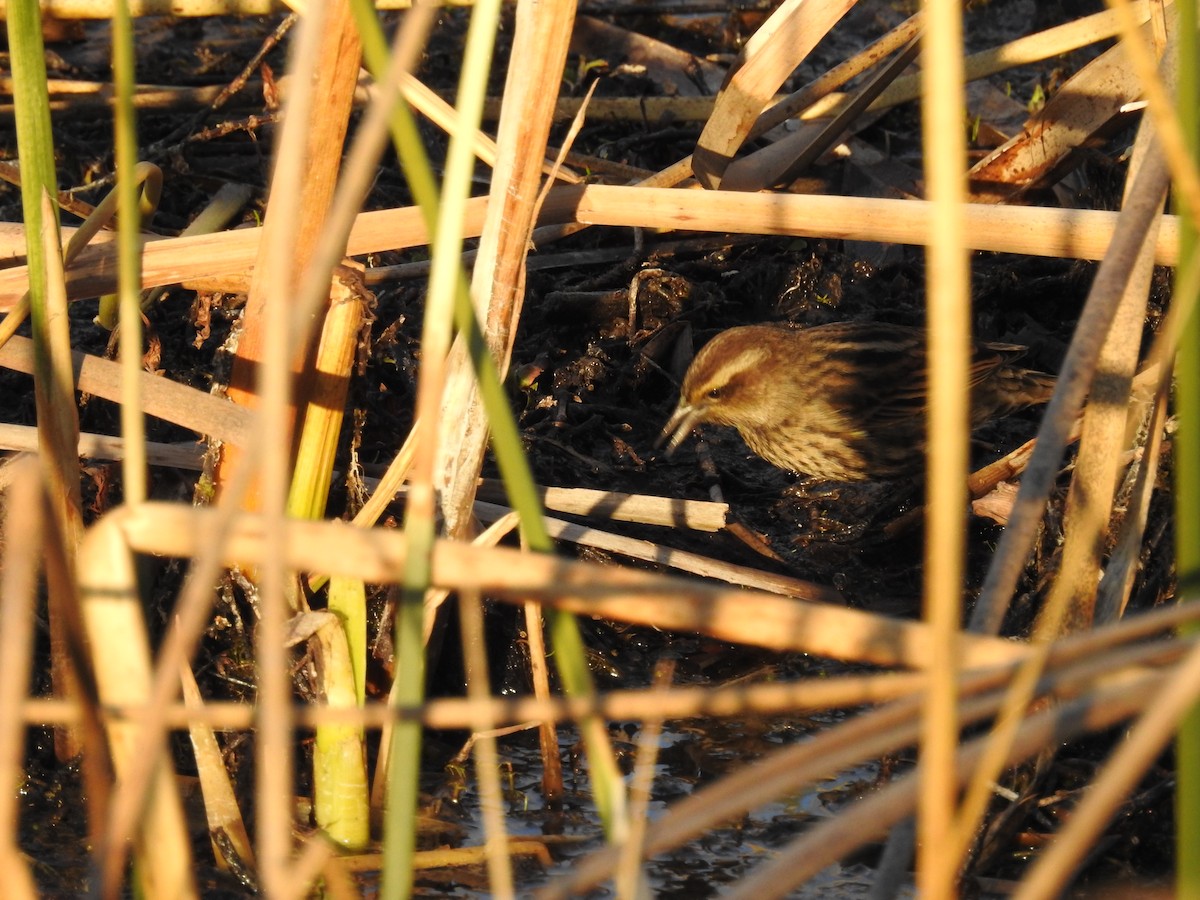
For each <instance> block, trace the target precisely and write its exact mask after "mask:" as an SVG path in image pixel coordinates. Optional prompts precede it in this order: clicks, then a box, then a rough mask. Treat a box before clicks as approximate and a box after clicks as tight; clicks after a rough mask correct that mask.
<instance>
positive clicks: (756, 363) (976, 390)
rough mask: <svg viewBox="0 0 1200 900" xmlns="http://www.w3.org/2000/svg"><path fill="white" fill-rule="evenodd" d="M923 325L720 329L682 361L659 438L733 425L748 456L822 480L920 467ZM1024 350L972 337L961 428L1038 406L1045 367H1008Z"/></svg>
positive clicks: (1050, 386)
mask: <svg viewBox="0 0 1200 900" xmlns="http://www.w3.org/2000/svg"><path fill="white" fill-rule="evenodd" d="M925 344H926V338H925V332H924V330H922V329H920V328H914V327H909V326H903V325H891V324H886V323H873V322H834V323H830V324H827V325H817V326H814V327H810V328H791V327H788V326H785V325H776V324H765V325H742V326H738V327H735V328H730V329H727V330H725V331H722V332H721V333H720V334H718V335H717V336H716V337H714V338H713V339H712V340H710V341H709V342H708V343H707V344H705V345H704V347H703V348H701V350H700V352H699V353H697V354H696V356H695V358H694V359H693V360H692V363H691V365H690V366H689V367H688V370H687V374H686V375H685V376H684V379H683V386H682V389H681V390H680V397H679V404H678V405H677V406H676V407H675V411H674V412H673V413H672V414H671V417H670V419H669V420H668V421H667V423H666V426H665V427H664V428H663V430H662V434H661V435H660V437H659V439H658V446H659V447H662V446H663V445H664V444H666V445H667V455H670V454H671V453H672V452H674V450H675V449H676V448H677V447H678V446H679V445H680V444H681V443H682V442H683V441H684V439H685V438H687V436H688V435H689V434H691V432H692V430H693V429H694V428H695V427H696V426H697V425H701V424H714V425H728V426H732V427H734V428H736V429H737V430H738V433H739V434H740V435H741V436H742V439H743V440H744V441H745V442H746V444H747V446H748V447H749V448H750V449H751V450H752V451H754V453H755V454H757V455H758V456H760V457H762V458H763V459H765V460H766V461H767V462H769V463H771V464H772V465H775V466H777V467H779V468H781V469H787V470H789V471H792V472H796V473H799V474H801V475H806V476H809V477H812V478H816V479H818V480H824V481H842V482H861V481H873V480H877V479H888V478H899V477H903V476H908V475H913V474H916V473H919V472H920V471H921V469H922V466H923V464H924V445H925V428H926V419H925V409H926V398H927V394H928V383H927V376H926V361H925ZM1024 350H1025V348H1024V347H1021V346H1018V345H1015V344H1000V343H976V344H975V345H974V348H973V358H972V363H971V370H970V385H971V404H970V406H971V428H972V429H975V428H977V427H978V426H980V425H982V424H984V423H985V422H987V421H990V420H991V419H994V418H999V417H1002V416H1005V415H1008V414H1009V413H1013V412H1016V411H1017V410H1020V409H1024V408H1026V407H1029V406H1035V405H1038V404H1042V403H1046V402H1047V401H1049V399H1050V396H1051V394H1052V393H1053V390H1054V381H1055V379H1054V376H1052V375H1048V374H1046V373H1044V372H1036V371H1033V370H1030V369H1024V368H1021V367H1019V366H1017V365H1015V360H1016V359H1017V358H1018V357H1019V356H1020V355H1021V354H1022V353H1023V352H1024Z"/></svg>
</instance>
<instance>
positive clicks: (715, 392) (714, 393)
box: [708, 387, 725, 400]
mask: <svg viewBox="0 0 1200 900" xmlns="http://www.w3.org/2000/svg"><path fill="white" fill-rule="evenodd" d="M724 393H725V389H724V388H719V387H715V388H713V389H712V390H711V391H709V392H708V399H709V400H720V399H721V395H722V394H724Z"/></svg>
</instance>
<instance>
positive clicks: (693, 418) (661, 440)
mask: <svg viewBox="0 0 1200 900" xmlns="http://www.w3.org/2000/svg"><path fill="white" fill-rule="evenodd" d="M699 418H700V410H698V409H696V408H695V407H694V406H689V405H688V404H686V403H684V402H682V401H681V402H680V404H679V406H677V407H675V412H673V413H671V418H670V419H668V420H667V424H666V425H664V426H663V430H662V434H660V435H659V436H658V440H657V441H656V442H655V444H654V449H656V450H658V449H660V448H661V447H662V446H663V444H666V445H667V456H670V455H671V454H672V453H674V452H675V448H676V447H678V446H679V445H680V444H682V443H683V439H684V438H685V437H687V436H688V435H689V434H691V433H692V429H693V428H695V427H696V422H697V420H698V419H699Z"/></svg>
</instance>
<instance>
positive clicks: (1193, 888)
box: [1174, 0, 1200, 897]
mask: <svg viewBox="0 0 1200 900" xmlns="http://www.w3.org/2000/svg"><path fill="white" fill-rule="evenodd" d="M1178 8H1179V32H1178V41H1179V58H1178V61H1177V65H1178V84H1177V88H1176V90H1177V95H1176V99H1175V102H1176V109H1177V111H1178V113H1179V119H1180V124H1181V125H1182V127H1183V132H1184V135H1185V138H1186V140H1187V142H1188V144H1189V149H1190V151H1191V158H1192V160H1193V162H1195V161H1196V160H1197V159H1200V154H1198V152H1197V149H1198V148H1200V109H1198V104H1200V62H1198V61H1197V57H1196V54H1197V53H1198V52H1200V46H1198V43H1200V41H1198V38H1197V31H1196V29H1197V27H1198V25H1200V22H1198V21H1197V14H1196V3H1195V0H1185V2H1181V3H1179V4H1178ZM1178 198H1179V199H1178V202H1179V203H1180V205H1181V206H1182V207H1184V208H1182V209H1181V210H1180V212H1181V213H1183V215H1182V216H1181V220H1180V233H1179V260H1180V263H1179V268H1178V269H1177V270H1176V279H1175V286H1176V290H1179V289H1180V286H1181V285H1183V284H1184V283H1185V282H1186V281H1187V279H1188V273H1189V271H1190V270H1191V269H1193V268H1195V267H1196V266H1197V265H1200V257H1198V256H1197V252H1196V250H1197V240H1196V238H1197V231H1196V226H1195V218H1194V217H1195V216H1196V214H1197V212H1198V211H1197V210H1194V209H1187V208H1186V203H1184V202H1183V194H1182V193H1181V194H1180V195H1178ZM1174 302H1175V303H1179V302H1181V298H1180V297H1178V296H1176V297H1175V299H1174ZM1175 409H1176V412H1177V413H1178V415H1179V430H1178V433H1177V434H1176V436H1175V447H1176V450H1175V522H1176V524H1175V535H1176V555H1177V563H1176V565H1177V572H1178V578H1179V602H1181V603H1184V602H1187V601H1189V600H1195V599H1197V597H1198V594H1200V587H1198V586H1200V319H1198V318H1197V317H1196V316H1195V315H1193V316H1190V317H1189V319H1188V322H1187V324H1186V326H1185V327H1184V333H1183V336H1182V339H1181V340H1180V343H1179V354H1178V356H1177V358H1176V362H1175ZM1183 631H1184V632H1185V633H1188V634H1194V633H1195V632H1196V628H1195V627H1194V626H1193V627H1191V628H1187V629H1183ZM1175 758H1176V760H1177V763H1176V765H1177V769H1178V771H1177V780H1176V788H1175V877H1176V885H1175V887H1176V894H1177V895H1178V896H1180V897H1200V707H1193V708H1192V711H1191V712H1190V713H1189V714H1188V715H1187V716H1186V717H1185V718H1184V720H1183V722H1182V723H1181V724H1180V727H1179V733H1178V736H1177V738H1176V744H1175Z"/></svg>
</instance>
